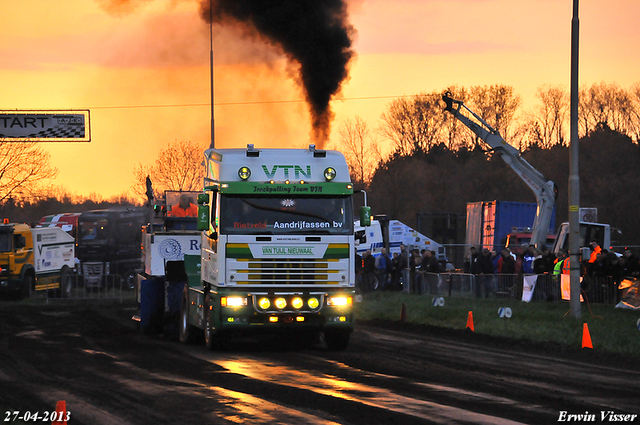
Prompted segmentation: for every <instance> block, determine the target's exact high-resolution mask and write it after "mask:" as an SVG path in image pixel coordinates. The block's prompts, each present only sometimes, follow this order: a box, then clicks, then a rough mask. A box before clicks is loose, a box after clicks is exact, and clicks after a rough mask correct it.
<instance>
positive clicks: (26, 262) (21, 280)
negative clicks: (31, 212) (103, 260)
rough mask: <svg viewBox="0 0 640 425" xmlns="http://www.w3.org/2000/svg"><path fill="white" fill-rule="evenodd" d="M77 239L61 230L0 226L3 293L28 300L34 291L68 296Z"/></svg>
mask: <svg viewBox="0 0 640 425" xmlns="http://www.w3.org/2000/svg"><path fill="white" fill-rule="evenodd" d="M74 267H75V240H74V239H73V237H72V236H71V235H69V234H68V233H67V232H65V231H64V230H63V229H61V228H59V227H39V228H38V227H36V228H31V227H29V226H28V225H26V224H20V223H5V224H2V225H0V292H3V293H12V294H16V295H18V296H19V297H21V298H28V297H30V296H31V293H32V292H33V291H49V294H50V295H54V296H61V297H68V296H69V295H70V293H71V289H72V284H73V269H74Z"/></svg>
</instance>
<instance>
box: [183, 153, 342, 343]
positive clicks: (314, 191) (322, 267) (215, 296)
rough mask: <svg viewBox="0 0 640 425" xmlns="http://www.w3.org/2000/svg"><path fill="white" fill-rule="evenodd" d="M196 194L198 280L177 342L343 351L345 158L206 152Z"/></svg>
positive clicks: (188, 291) (189, 291)
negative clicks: (284, 340) (274, 339)
mask: <svg viewBox="0 0 640 425" xmlns="http://www.w3.org/2000/svg"><path fill="white" fill-rule="evenodd" d="M204 157H205V160H204V164H205V167H206V173H207V174H206V177H205V187H204V191H203V193H202V194H200V195H199V196H198V226H199V229H200V230H202V234H201V244H200V247H201V258H200V260H201V282H199V284H197V285H193V284H192V283H189V284H188V285H187V286H186V287H185V289H184V293H183V297H182V301H181V306H180V326H179V328H180V329H179V333H180V340H181V341H182V342H184V343H187V342H190V341H192V340H193V337H194V336H195V334H196V333H197V331H198V330H201V331H203V332H204V340H205V344H206V346H207V347H208V348H210V349H213V348H214V347H216V346H218V345H219V344H221V343H223V342H225V341H226V340H228V339H229V338H232V337H234V336H239V335H250V334H262V333H290V334H291V335H295V336H296V337H299V338H302V339H308V341H311V340H314V339H315V337H317V336H320V335H321V334H322V335H323V336H324V341H325V343H326V345H327V347H328V348H329V349H334V350H342V349H345V348H347V346H348V344H349V337H350V334H351V332H352V331H353V327H354V319H353V301H354V290H355V266H354V260H355V245H354V220H353V204H352V195H353V192H354V190H353V185H352V183H351V180H350V177H349V169H348V167H347V163H346V161H345V159H344V156H343V155H342V154H341V153H340V152H337V151H329V150H326V151H325V150H317V149H315V146H314V145H310V146H309V149H255V148H254V147H253V145H248V147H247V149H208V150H206V151H205V153H204Z"/></svg>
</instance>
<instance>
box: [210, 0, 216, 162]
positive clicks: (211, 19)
mask: <svg viewBox="0 0 640 425" xmlns="http://www.w3.org/2000/svg"><path fill="white" fill-rule="evenodd" d="M209 40H210V47H211V48H210V50H209V72H210V75H211V144H210V145H209V148H211V149H213V148H215V147H216V133H215V121H214V119H213V1H212V0H209Z"/></svg>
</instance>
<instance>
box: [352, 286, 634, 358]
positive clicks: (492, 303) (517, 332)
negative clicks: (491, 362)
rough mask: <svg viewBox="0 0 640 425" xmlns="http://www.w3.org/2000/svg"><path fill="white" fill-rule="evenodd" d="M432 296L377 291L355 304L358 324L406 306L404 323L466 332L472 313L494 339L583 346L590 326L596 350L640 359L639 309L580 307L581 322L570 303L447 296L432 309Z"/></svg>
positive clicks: (392, 317)
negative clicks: (505, 312) (507, 314)
mask: <svg viewBox="0 0 640 425" xmlns="http://www.w3.org/2000/svg"><path fill="white" fill-rule="evenodd" d="M433 298H434V297H433V296H430V295H413V294H406V293H399V292H373V293H369V294H366V295H364V297H363V301H362V302H359V303H356V306H355V313H356V319H357V320H365V321H366V320H375V319H381V320H389V321H399V320H400V318H401V312H402V305H403V304H404V306H405V307H404V311H405V313H406V322H408V323H416V324H425V325H430V326H436V327H440V328H450V329H459V330H464V329H465V328H466V325H467V319H468V316H469V312H472V316H473V325H474V331H475V332H476V333H477V334H486V335H491V336H495V337H508V338H514V339H522V340H529V341H534V342H540V343H543V342H553V343H558V344H561V345H566V346H570V347H578V348H580V347H582V338H583V327H584V323H587V326H588V330H589V334H590V337H591V341H592V345H593V349H594V350H602V351H608V352H612V353H620V354H623V355H625V356H632V357H638V358H640V330H639V329H638V323H637V322H638V320H639V319H640V311H634V310H625V309H618V308H614V307H613V306H610V305H591V306H590V305H587V304H585V303H583V304H582V310H581V318H580V319H576V318H574V317H573V315H572V314H571V312H570V305H569V303H568V302H531V303H525V302H522V301H518V300H498V299H470V298H448V297H445V304H444V306H443V307H434V306H432V300H433ZM500 307H509V308H511V310H512V312H513V314H512V317H511V318H509V319H506V318H500V317H499V315H498V310H499V309H500Z"/></svg>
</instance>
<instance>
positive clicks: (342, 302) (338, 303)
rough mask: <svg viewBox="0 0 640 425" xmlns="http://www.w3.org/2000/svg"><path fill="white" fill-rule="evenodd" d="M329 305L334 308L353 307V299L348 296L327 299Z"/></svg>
mask: <svg viewBox="0 0 640 425" xmlns="http://www.w3.org/2000/svg"><path fill="white" fill-rule="evenodd" d="M327 305H328V306H332V307H346V306H351V305H353V298H352V297H348V296H346V295H336V296H333V297H329V298H328V299H327Z"/></svg>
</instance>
